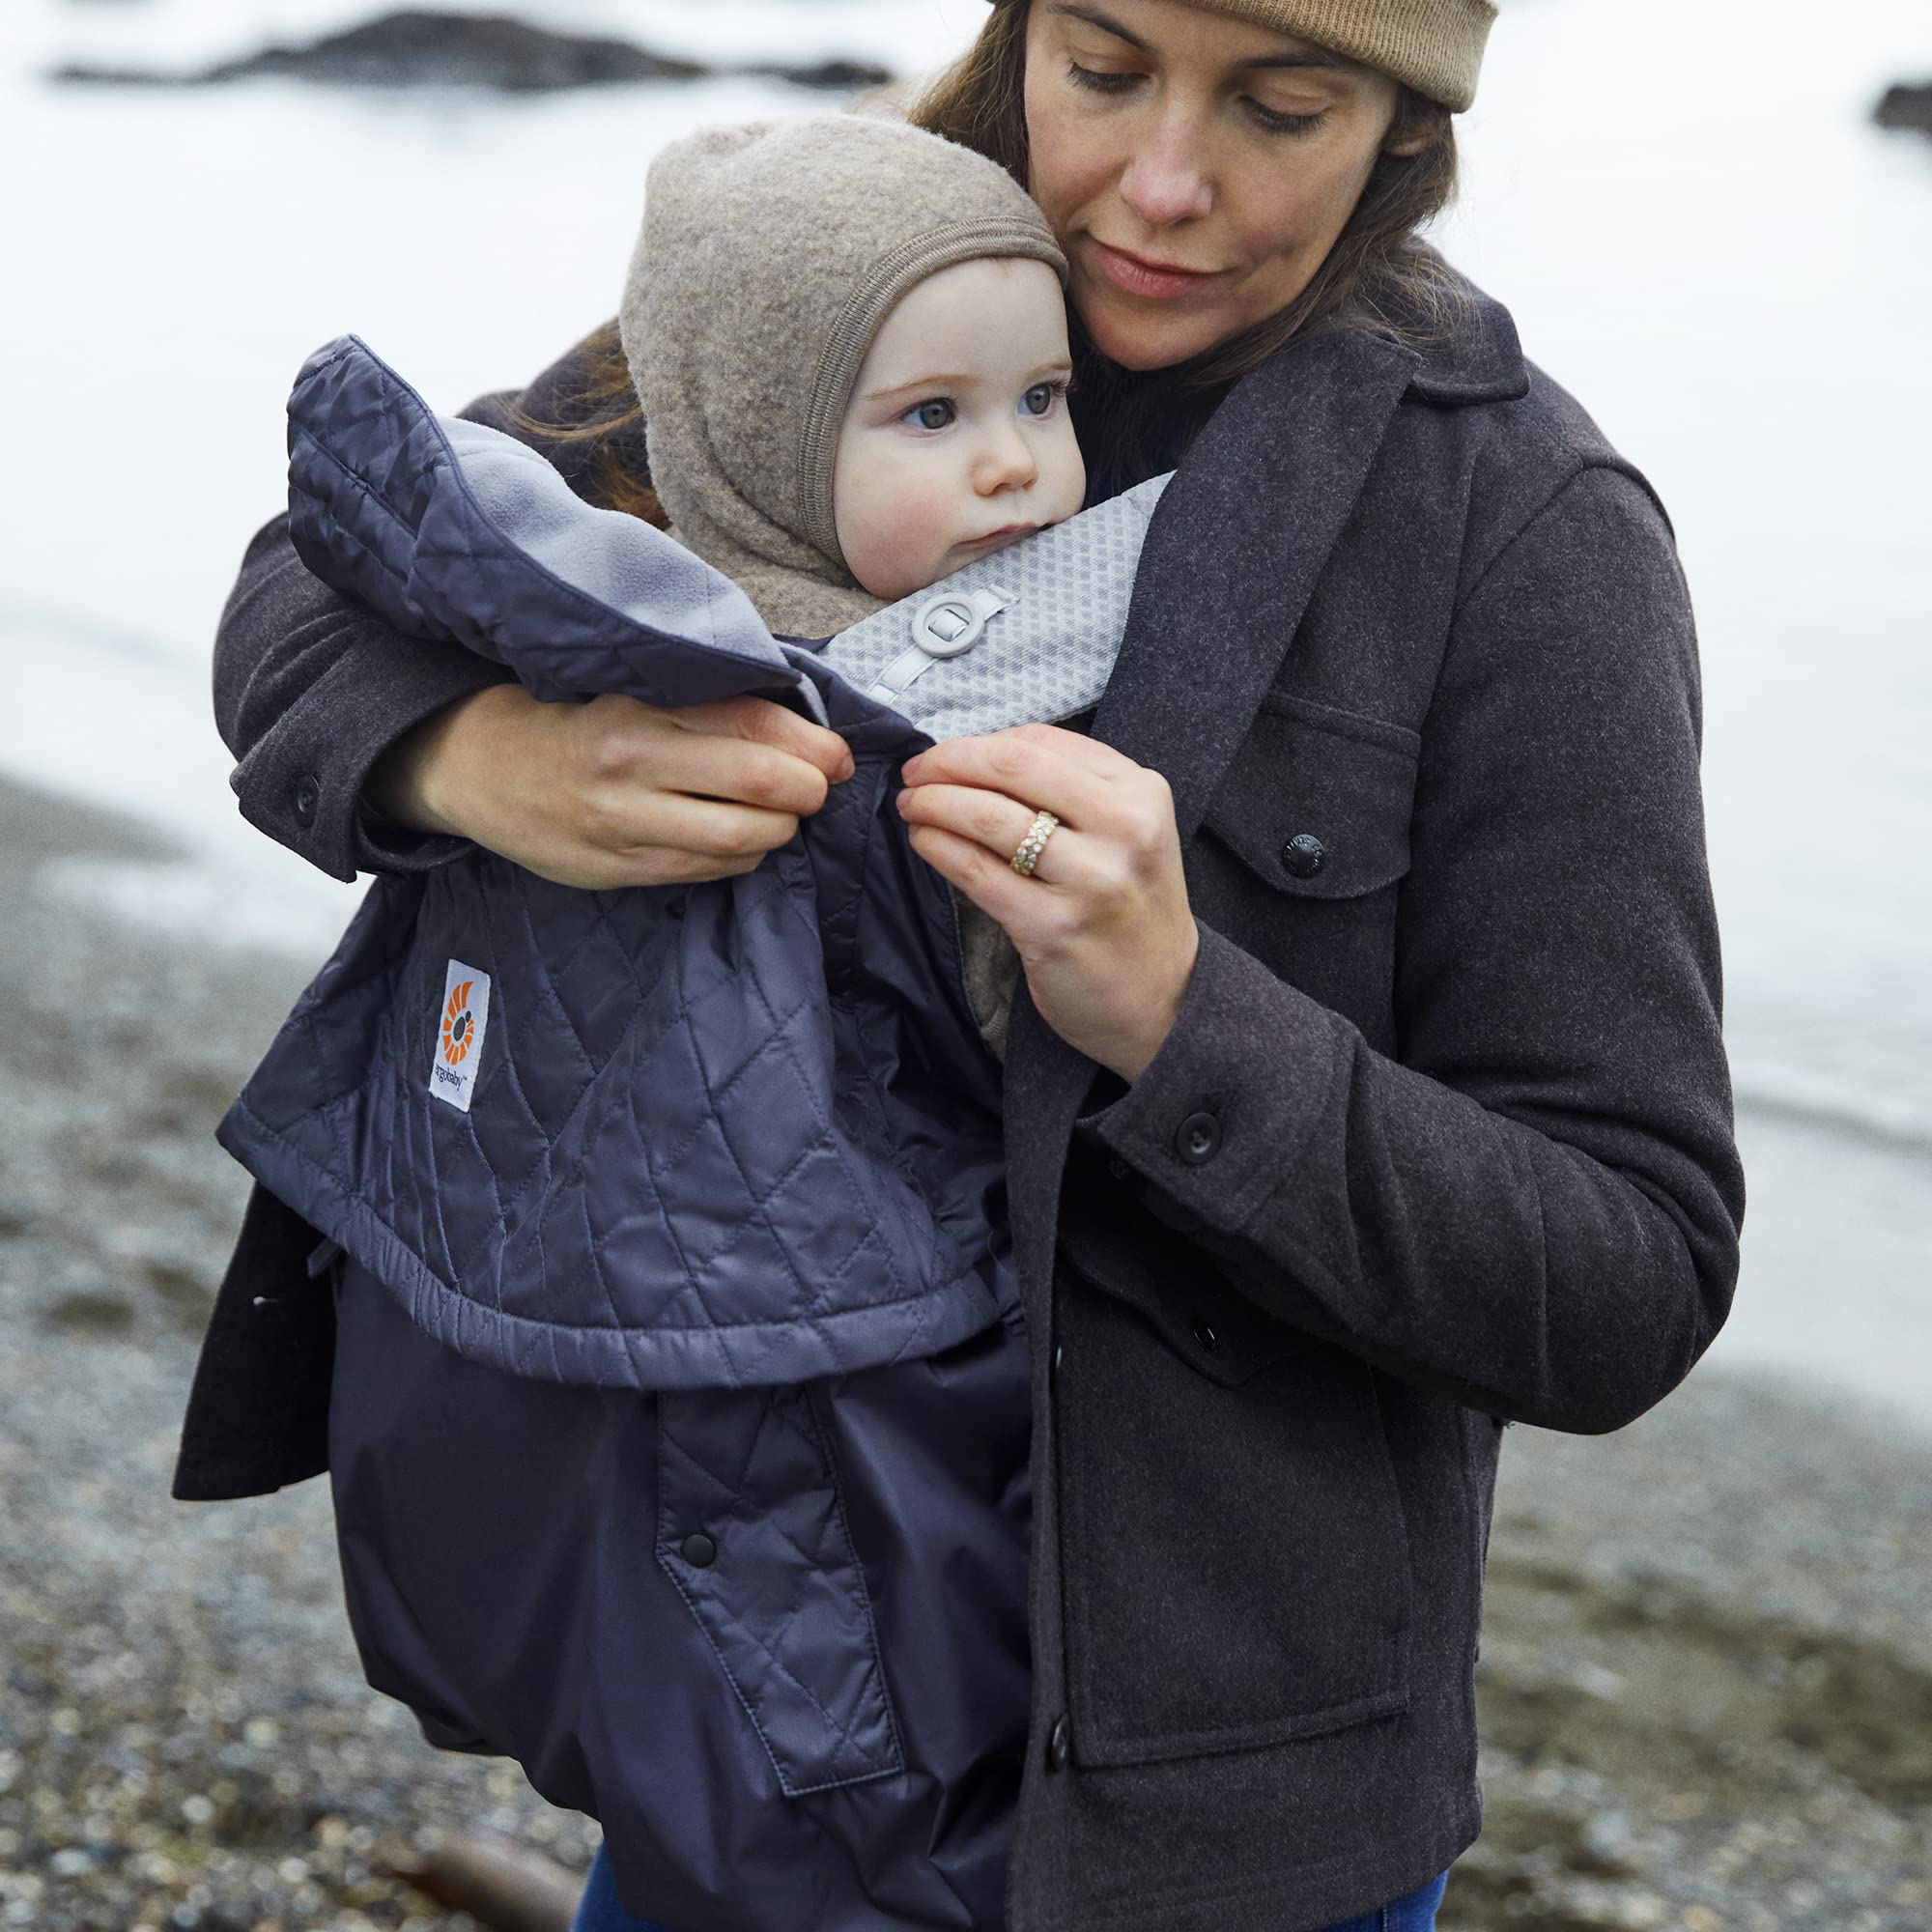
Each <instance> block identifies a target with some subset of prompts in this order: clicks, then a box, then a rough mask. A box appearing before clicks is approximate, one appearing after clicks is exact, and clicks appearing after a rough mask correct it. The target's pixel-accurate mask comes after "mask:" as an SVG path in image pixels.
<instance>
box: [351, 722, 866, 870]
mask: <svg viewBox="0 0 1932 1932" xmlns="http://www.w3.org/2000/svg"><path fill="white" fill-rule="evenodd" d="M412 741H413V742H409V741H406V746H405V747H404V748H399V751H400V753H401V755H400V756H395V757H393V758H392V759H391V760H387V761H385V762H386V763H387V764H388V767H389V768H388V771H387V773H386V774H385V779H386V786H385V789H384V791H383V792H381V793H380V794H378V795H377V803H378V805H379V807H381V808H382V809H384V810H389V811H390V812H391V815H394V816H396V817H398V818H400V819H401V820H402V822H404V823H406V824H412V825H418V826H421V827H422V828H423V829H425V830H429V831H437V832H451V833H456V834H459V835H461V836H463V837H466V838H473V839H475V840H476V841H477V842H478V843H479V844H482V845H485V846H487V847H488V848H489V849H490V850H492V851H494V852H498V853H500V854H501V855H502V856H503V857H505V858H507V859H509V860H511V861H512V862H514V863H515V864H517V865H519V866H522V867H525V868H526V870H528V871H532V872H535V873H538V874H539V875H540V876H542V877H544V878H547V879H553V880H555V881H556V882H557V883H558V884H560V885H570V886H585V887H592V888H597V889H603V890H610V889H613V888H616V887H621V886H650V885H668V884H684V883H690V882H693V881H696V880H700V879H715V878H726V877H730V876H732V875H733V874H735V873H739V872H744V871H748V870H750V869H751V868H752V867H753V866H754V865H755V864H756V863H757V862H758V860H760V859H762V858H763V857H764V855H765V854H766V853H767V852H769V851H771V850H772V849H773V848H774V847H775V846H779V845H782V844H783V843H784V842H785V841H786V840H787V839H789V838H791V837H792V836H793V835H794V834H795V833H796V832H797V830H798V820H799V818H800V817H801V816H804V815H807V814H809V813H810V812H813V811H816V810H818V809H819V807H820V806H821V805H823V804H824V802H825V796H826V788H827V781H828V778H837V777H842V776H845V775H847V774H848V773H849V771H850V766H851V757H850V753H848V752H847V750H846V748H845V746H844V743H843V741H842V740H840V739H839V738H838V736H837V735H836V734H835V733H833V732H830V731H827V730H824V729H822V728H821V727H820V726H818V725H813V724H811V723H810V721H809V720H807V719H804V718H800V717H798V716H797V715H796V714H795V713H791V712H788V711H786V710H785V709H784V708H783V707H782V706H781V705H778V704H774V703H771V702H770V701H768V700H766V699H763V698H755V697H744V698H730V699H725V700H723V701H721V702H719V703H716V704H709V705H698V706H693V707H691V708H690V709H689V710H686V711H670V710H660V709H658V708H657V707H655V706H652V705H648V704H640V703H638V702H637V701H636V700H634V699H631V698H627V697H615V696H602V697H596V698H593V699H591V700H590V701H589V702H588V703H585V704H542V703H539V702H538V701H537V700H536V699H534V698H533V697H531V696H529V694H528V693H527V692H526V691H524V690H523V689H522V688H521V687H520V686H516V685H497V686H493V687H492V688H491V689H490V690H488V691H484V692H479V693H477V694H476V695H475V696H472V697H470V698H467V699H465V700H464V701H463V702H462V703H460V704H457V705H455V706H452V707H451V709H450V710H449V711H448V712H447V713H445V714H442V715H441V716H440V717H439V718H437V719H435V720H433V721H431V723H430V725H427V726H424V727H419V729H418V732H417V733H415V734H412Z"/></svg>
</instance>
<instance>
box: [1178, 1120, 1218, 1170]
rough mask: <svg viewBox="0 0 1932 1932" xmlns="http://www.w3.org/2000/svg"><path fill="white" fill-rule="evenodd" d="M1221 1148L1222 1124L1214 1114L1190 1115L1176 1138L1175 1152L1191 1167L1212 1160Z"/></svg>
mask: <svg viewBox="0 0 1932 1932" xmlns="http://www.w3.org/2000/svg"><path fill="white" fill-rule="evenodd" d="M1220 1146H1221V1122H1219V1121H1217V1120H1216V1119H1215V1118H1214V1116H1213V1115H1212V1114H1189V1115H1188V1117H1187V1118H1186V1120H1184V1121H1182V1122H1181V1123H1180V1129H1179V1132H1178V1133H1177V1134H1176V1135H1175V1137H1174V1151H1175V1152H1176V1153H1178V1154H1179V1156H1180V1157H1181V1159H1182V1160H1184V1161H1185V1162H1186V1163H1187V1164H1188V1166H1189V1167H1199V1166H1200V1165H1201V1163H1202V1162H1203V1161H1206V1160H1212V1159H1213V1158H1214V1155H1215V1153H1216V1152H1217V1151H1218V1150H1219V1148H1220Z"/></svg>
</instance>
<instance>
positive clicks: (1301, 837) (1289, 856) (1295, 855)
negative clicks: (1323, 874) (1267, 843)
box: [1281, 832, 1328, 879]
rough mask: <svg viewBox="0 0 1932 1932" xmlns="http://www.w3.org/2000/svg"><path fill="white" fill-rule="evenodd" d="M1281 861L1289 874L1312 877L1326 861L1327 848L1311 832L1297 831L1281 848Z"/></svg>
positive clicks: (1299, 877)
mask: <svg viewBox="0 0 1932 1932" xmlns="http://www.w3.org/2000/svg"><path fill="white" fill-rule="evenodd" d="M1281 863H1282V865H1283V866H1284V867H1286V868H1287V869H1288V872H1289V875H1290V877H1292V878H1296V879H1312V878H1313V877H1314V876H1315V875H1316V873H1317V872H1319V871H1320V870H1321V868H1322V867H1323V866H1325V865H1326V864H1327V863H1328V848H1327V846H1325V845H1324V844H1322V842H1321V839H1319V838H1316V836H1315V835H1314V833H1312V832H1297V833H1296V834H1295V835H1294V837H1293V838H1291V839H1290V840H1289V841H1288V843H1287V844H1286V845H1284V846H1283V847H1282V848H1281Z"/></svg>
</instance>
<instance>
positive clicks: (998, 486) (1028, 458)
mask: <svg viewBox="0 0 1932 1932" xmlns="http://www.w3.org/2000/svg"><path fill="white" fill-rule="evenodd" d="M1038 474H1039V465H1038V463H1037V462H1036V461H1035V459H1034V453H1033V445H1032V443H1031V442H1029V441H1028V440H1027V439H1026V438H1025V437H1024V436H1022V435H1021V434H1020V432H1019V430H1018V428H1017V427H1013V428H1009V429H1005V430H1001V431H999V432H997V433H996V434H994V435H992V436H991V437H989V438H988V440H987V441H986V443H985V444H984V446H983V447H982V448H981V450H980V455H979V458H978V461H977V462H976V464H975V466H974V477H973V481H974V483H975V485H976V486H977V487H978V489H979V491H980V495H981V496H986V497H990V496H995V495H997V494H998V493H999V492H1000V491H1002V490H1023V489H1025V488H1027V486H1028V485H1030V484H1031V483H1032V482H1033V481H1034V480H1035V478H1036V477H1037V476H1038Z"/></svg>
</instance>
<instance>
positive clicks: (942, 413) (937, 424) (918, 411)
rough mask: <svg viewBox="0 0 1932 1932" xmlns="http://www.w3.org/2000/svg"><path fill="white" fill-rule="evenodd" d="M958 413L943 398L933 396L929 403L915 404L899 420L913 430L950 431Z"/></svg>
mask: <svg viewBox="0 0 1932 1932" xmlns="http://www.w3.org/2000/svg"><path fill="white" fill-rule="evenodd" d="M958 413H959V412H958V411H957V410H955V409H954V408H953V407H952V404H951V403H950V402H948V401H947V399H946V398H945V397H944V396H934V397H933V398H932V399H931V400H930V401H929V402H923V403H915V404H914V405H913V406H912V408H911V409H909V410H908V411H907V412H905V414H904V415H902V416H901V417H900V418H899V420H900V421H901V422H907V423H911V424H912V426H913V427H914V428H915V429H950V428H951V427H952V422H953V419H954V418H955V417H956V416H957V415H958Z"/></svg>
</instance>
